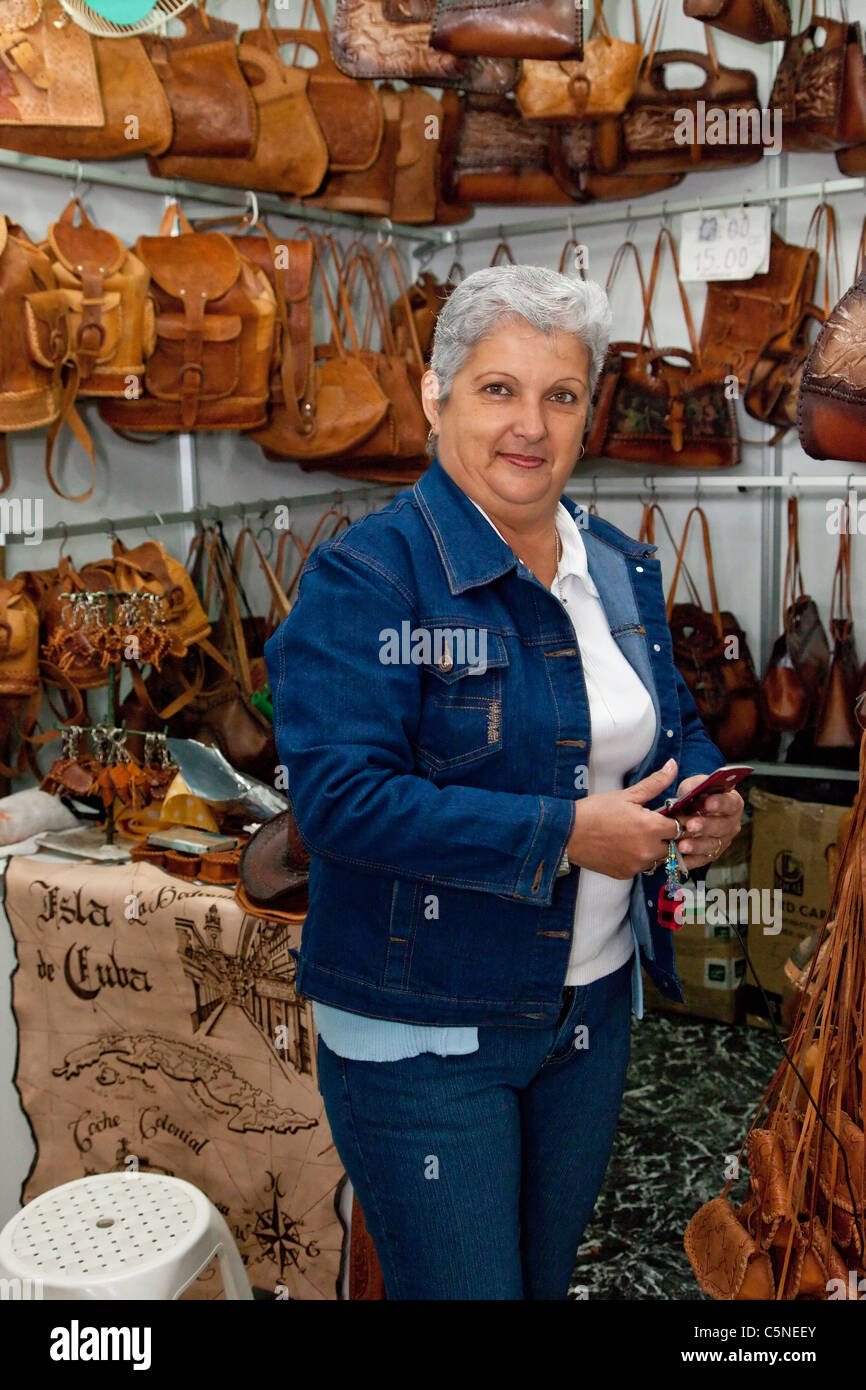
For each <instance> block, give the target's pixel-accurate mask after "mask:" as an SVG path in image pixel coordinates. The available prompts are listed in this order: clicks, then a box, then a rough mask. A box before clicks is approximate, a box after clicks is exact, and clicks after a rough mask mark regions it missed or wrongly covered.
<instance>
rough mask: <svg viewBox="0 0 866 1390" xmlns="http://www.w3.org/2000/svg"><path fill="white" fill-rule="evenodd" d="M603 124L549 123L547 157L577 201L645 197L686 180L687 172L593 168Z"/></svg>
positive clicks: (557, 176)
mask: <svg viewBox="0 0 866 1390" xmlns="http://www.w3.org/2000/svg"><path fill="white" fill-rule="evenodd" d="M598 129H600V125H595V126H594V125H592V124H591V123H589V122H588V121H568V122H563V123H559V124H553V125H551V126H549V131H550V136H549V141H548V147H547V158H548V162H549V164H550V169H551V172H552V174H553V177H554V178H555V179H556V182H557V184H558V185H559V187H560V188H561V190H562V192H563V193H566V194H567V195H568V197H569V198H570V199H572V200H573V201H574V202H577V203H596V202H598V203H600V202H615V201H617V200H618V199H620V198H628V199H631V198H644V197H646V195H647V194H649V193H663V192H664V191H665V189H668V188H675V187H676V185H677V184H678V183H682V181H683V179H684V178H685V174H599V173H597V172H596V171H595V169H594V168H593V162H594V158H595V151H596V149H597V137H596V133H595V132H596V131H597V130H598Z"/></svg>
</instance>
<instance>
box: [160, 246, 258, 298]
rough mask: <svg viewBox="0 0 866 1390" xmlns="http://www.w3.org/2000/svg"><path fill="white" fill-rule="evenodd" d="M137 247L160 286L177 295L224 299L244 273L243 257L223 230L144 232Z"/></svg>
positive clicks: (179, 296) (178, 296)
mask: <svg viewBox="0 0 866 1390" xmlns="http://www.w3.org/2000/svg"><path fill="white" fill-rule="evenodd" d="M135 249H136V252H137V253H138V255H139V256H140V257H141V259H142V260H143V261H144V263H145V265H147V266H148V267H149V269H150V273H151V275H152V277H153V279H154V280H155V281H156V283H157V284H158V285H159V286H160V288H161V289H163V290H165V291H166V293H167V294H171V295H174V297H175V298H176V299H185V298H186V297H187V296H203V297H204V298H205V299H221V298H222V296H223V295H224V294H227V293H228V291H229V290H230V289H231V287H232V285H233V284H234V283H235V281H236V280H237V278H238V275H239V274H240V269H241V258H240V256H239V255H238V253H237V251H236V250H235V248H234V246H233V245H232V243H231V241H230V240H229V238H228V237H227V236H224V235H223V234H222V232H191V233H190V232H182V233H181V235H180V236H173V237H169V236H143V237H139V238H138V241H137V242H136V244H135Z"/></svg>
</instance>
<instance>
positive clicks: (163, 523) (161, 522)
mask: <svg viewBox="0 0 866 1390" xmlns="http://www.w3.org/2000/svg"><path fill="white" fill-rule="evenodd" d="M154 516H155V517H156V519H157V521H158V522H159V524H160V526H164V525H165V522H164V521H163V519H162V517H161V516H160V514H159V512H154ZM143 530H144V533H145V535H146V536H149V535H150V527H149V526H144V527H143Z"/></svg>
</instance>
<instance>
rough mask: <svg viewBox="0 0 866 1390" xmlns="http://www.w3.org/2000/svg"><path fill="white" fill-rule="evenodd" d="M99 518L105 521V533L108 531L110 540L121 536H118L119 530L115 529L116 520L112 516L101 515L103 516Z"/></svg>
mask: <svg viewBox="0 0 866 1390" xmlns="http://www.w3.org/2000/svg"><path fill="white" fill-rule="evenodd" d="M99 520H100V521H101V522H102V523H103V525H104V526H105V533H106V535H107V536H108V538H109V540H112V541H116V540H118V539H119V538H118V535H117V531H116V530H115V526H114V522H113V521H112V519H111V517H110V516H101V517H100V518H99Z"/></svg>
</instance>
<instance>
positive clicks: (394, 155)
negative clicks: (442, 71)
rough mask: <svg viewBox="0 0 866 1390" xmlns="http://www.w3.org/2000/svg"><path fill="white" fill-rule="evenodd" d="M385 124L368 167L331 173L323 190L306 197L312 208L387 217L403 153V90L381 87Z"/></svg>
mask: <svg viewBox="0 0 866 1390" xmlns="http://www.w3.org/2000/svg"><path fill="white" fill-rule="evenodd" d="M378 95H379V101H380V103H381V105H382V118H383V121H384V128H383V134H382V140H381V143H380V145H379V149H378V152H377V154H376V158H375V159H374V161H373V163H372V164H371V165H370V167H369V168H367V169H361V170H350V171H349V172H348V173H343V174H330V175H329V176H328V178H327V180H326V182H325V184H324V187H323V189H322V191H321V192H320V193H317V194H316V196H315V197H314V198H305V199H304V204H305V206H307V207H311V208H329V209H330V210H331V211H333V212H354V213H364V214H366V215H367V216H369V217H388V216H389V215H390V212H391V206H392V203H393V201H394V189H395V186H396V182H397V161H398V159H399V156H400V135H401V127H402V121H403V95H404V94H403V92H397V91H395V90H394V89H393V88H383V87H380V88H379V91H378Z"/></svg>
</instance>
